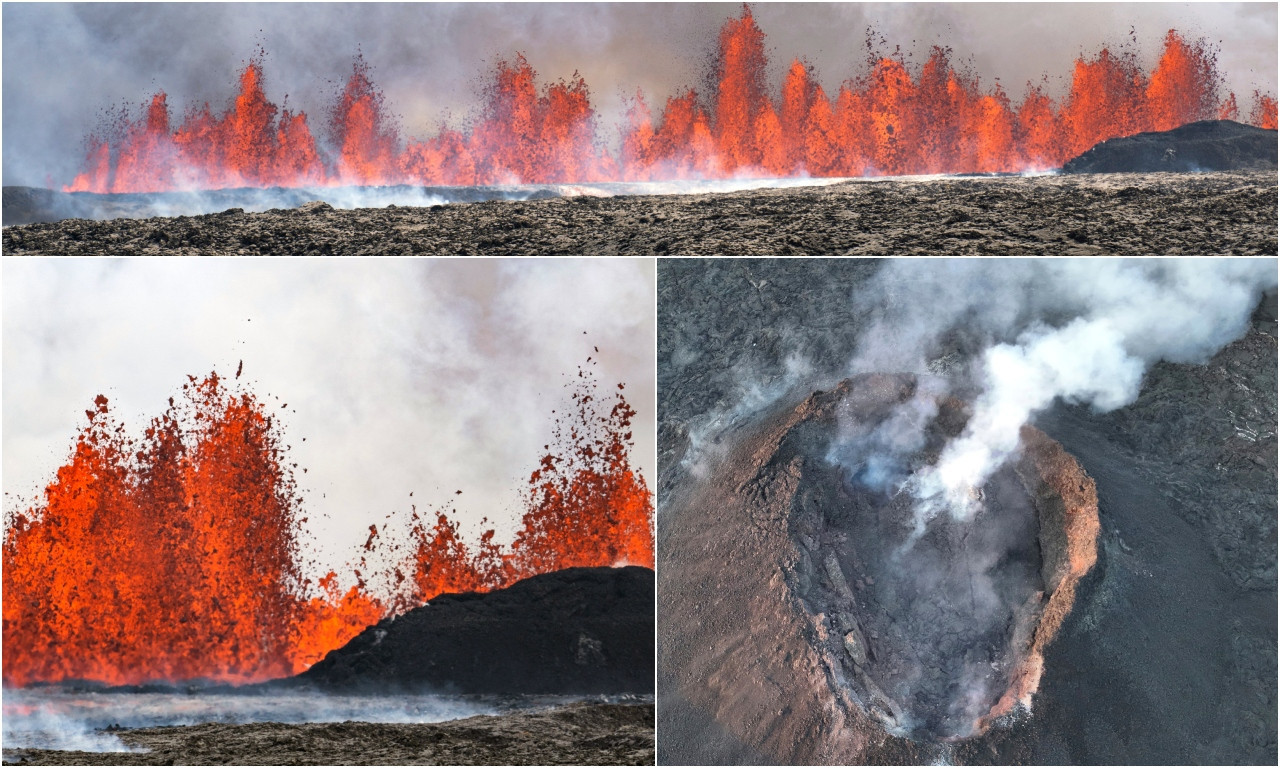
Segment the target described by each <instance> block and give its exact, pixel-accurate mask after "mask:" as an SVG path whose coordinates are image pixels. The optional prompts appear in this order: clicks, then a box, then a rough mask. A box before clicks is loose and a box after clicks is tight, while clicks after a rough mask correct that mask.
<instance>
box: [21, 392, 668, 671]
mask: <svg viewBox="0 0 1280 768" xmlns="http://www.w3.org/2000/svg"><path fill="white" fill-rule="evenodd" d="M239 375H240V371H237V373H236V379H238V378H239ZM578 382H579V383H578V384H577V387H576V389H575V391H574V392H573V398H574V403H575V406H576V407H575V410H574V411H572V412H571V413H570V414H568V415H564V416H562V417H561V420H560V421H559V422H557V424H558V427H557V429H556V435H557V439H556V440H555V441H554V442H553V443H549V444H548V446H547V454H546V455H545V456H544V457H543V458H542V460H541V462H540V463H539V467H538V469H537V470H536V471H535V472H533V474H532V476H531V478H530V480H529V483H528V488H527V492H526V498H525V505H526V506H525V513H524V517H523V520H522V523H523V528H522V529H521V530H520V532H519V534H518V536H517V538H516V541H515V543H514V544H512V545H511V546H510V547H509V548H507V547H503V546H501V545H499V544H496V543H494V541H493V538H494V532H493V531H492V530H490V531H487V532H486V533H485V534H484V535H483V536H482V537H481V541H480V542H479V544H478V545H477V546H471V545H468V544H467V543H466V542H465V541H464V540H463V539H462V538H461V537H460V536H459V535H458V525H457V523H456V522H453V521H451V520H450V519H449V517H448V515H447V514H446V513H445V512H443V511H442V512H440V513H438V514H437V515H436V519H435V525H434V526H430V525H426V524H423V523H421V522H418V523H417V524H415V525H414V526H412V528H411V530H410V532H409V535H408V536H407V537H405V538H404V539H399V540H396V541H395V542H393V543H391V544H387V545H385V546H386V547H387V548H388V549H389V550H391V551H392V552H393V553H399V554H401V555H403V557H402V558H401V560H400V561H398V562H399V565H397V566H395V567H394V571H395V573H394V575H395V576H396V577H397V578H394V579H387V581H388V583H391V584H393V585H394V586H395V587H396V589H393V590H392V593H391V594H385V595H384V594H374V591H373V590H372V589H371V588H369V587H367V586H366V580H367V578H368V576H369V574H362V572H361V571H360V570H359V569H358V568H354V576H355V581H356V585H355V586H353V587H350V588H349V589H346V590H344V589H342V588H341V587H340V586H339V583H340V581H341V579H339V577H338V575H337V572H336V571H330V572H329V573H328V575H327V576H325V577H324V578H323V579H321V580H320V581H319V583H318V584H312V583H311V582H310V580H309V579H307V578H305V577H304V575H303V574H304V572H306V571H307V570H314V569H315V568H316V564H315V563H311V562H309V561H307V559H306V557H305V552H306V543H305V541H304V539H303V538H302V535H301V525H302V524H303V523H305V522H306V517H305V516H304V502H303V500H302V498H301V495H300V493H299V492H298V489H297V485H296V481H295V479H294V476H293V470H294V469H295V468H296V465H295V464H291V463H290V462H289V459H288V450H289V446H288V445H287V444H286V443H285V442H284V434H283V430H282V427H281V426H280V425H279V423H278V422H277V421H276V420H275V419H274V417H272V416H269V415H268V412H267V410H266V408H265V406H264V404H263V402H262V401H261V400H260V399H259V398H257V397H256V396H255V395H254V394H253V393H252V392H251V391H249V389H248V387H247V386H244V385H241V384H238V383H237V382H235V381H232V382H228V381H227V380H226V379H225V378H223V377H220V376H219V375H218V374H217V373H212V374H210V375H209V376H207V377H205V378H203V379H197V378H195V377H190V378H189V381H188V382H187V383H186V384H184V385H183V386H182V390H181V392H180V393H179V395H178V396H177V397H176V398H171V399H170V401H169V407H168V408H167V409H166V410H165V411H164V412H163V414H162V415H161V416H159V417H157V418H155V419H153V420H152V421H151V423H150V424H149V425H148V426H147V428H146V430H145V432H144V433H143V434H142V436H141V437H138V438H134V437H130V436H129V433H128V431H127V430H126V425H125V424H124V422H122V421H121V420H119V419H118V418H117V417H116V416H115V414H113V413H112V412H111V410H110V408H109V403H108V400H107V398H106V397H104V396H101V395H99V396H98V397H97V399H96V400H95V402H94V407H93V408H92V409H90V410H88V411H86V417H87V419H88V423H87V424H86V426H85V427H84V428H83V430H82V431H81V433H80V434H79V435H78V437H77V438H76V441H75V445H74V447H73V449H72V453H71V457H70V459H69V461H68V463H67V464H66V465H64V466H63V467H61V468H60V469H59V470H58V472H57V475H56V478H55V479H54V481H53V482H52V483H50V484H49V486H48V487H47V488H46V490H45V492H44V495H43V499H41V500H40V501H39V502H38V503H36V504H33V505H32V506H31V507H29V508H27V509H26V510H25V511H22V512H17V513H10V514H9V515H8V516H7V517H8V519H7V520H6V530H5V538H4V549H3V558H4V559H3V567H4V585H5V589H4V600H3V613H4V684H5V685H6V686H9V685H14V686H26V685H29V684H32V683H36V682H58V681H68V680H94V681H99V682H104V683H110V684H135V683H144V682H148V681H157V680H163V681H179V680H205V681H216V682H227V683H236V684H239V683H248V682H254V681H261V680H266V679H270V678H277V677H284V676H289V675H293V674H296V673H298V672H300V671H302V670H304V669H306V668H308V667H309V666H310V665H311V664H312V663H314V662H315V661H317V660H319V659H320V658H322V657H323V656H324V654H326V653H327V652H328V651H330V650H332V649H334V648H337V647H339V646H341V645H342V644H344V643H345V642H346V641H348V640H349V639H351V638H352V637H354V636H355V635H356V634H358V633H359V632H360V631H362V630H363V629H364V628H365V627H367V626H368V625H370V624H373V623H376V622H377V621H378V620H380V619H381V618H383V617H385V616H387V615H389V614H390V613H392V612H395V611H398V610H400V609H403V608H405V607H411V606H413V605H417V604H420V603H421V602H423V601H425V600H427V599H429V598H431V597H434V596H435V595H436V594H439V593H440V592H443V591H468V590H487V589H494V588H498V587H501V586H506V585H507V584H510V583H512V582H514V581H517V580H519V579H521V578H524V577H526V576H530V575H533V574H536V573H542V572H545V571H548V570H556V569H560V568H566V567H570V566H575V565H590V566H595V565H616V564H622V563H631V564H637V565H646V566H648V567H652V566H653V541H652V521H653V505H652V497H651V495H650V494H649V491H648V488H647V486H646V485H645V482H644V480H643V478H642V477H640V475H639V474H638V473H637V472H636V471H635V470H634V469H633V468H632V467H631V465H630V461H629V450H630V448H631V445H632V441H631V432H630V423H631V419H632V418H633V417H634V415H635V412H634V411H633V410H632V409H631V407H630V406H629V405H628V404H627V402H626V400H625V398H624V397H623V396H622V393H621V385H619V391H618V392H617V393H615V394H614V396H613V397H612V399H611V400H606V399H602V398H600V397H599V396H598V394H597V391H596V390H597V384H596V381H595V378H594V376H593V375H592V374H591V372H590V370H589V368H588V369H584V370H580V371H579V378H578ZM605 403H608V407H607V408H605V407H604V405H605ZM575 419H576V420H575ZM381 533H385V528H384V530H383V531H379V530H378V529H377V527H376V526H375V527H374V528H373V529H372V530H371V535H370V539H369V542H366V545H365V550H366V551H369V550H372V549H374V548H375V547H376V546H378V544H376V543H375V542H376V541H377V540H378V539H379V538H390V537H391V535H390V534H387V535H385V536H381V537H380V536H379V534H381ZM360 565H361V566H363V565H364V563H363V560H362V562H361V564H360ZM345 567H346V568H352V566H345ZM406 573H407V574H409V575H408V576H406V575H405V574H406ZM348 581H349V579H348Z"/></svg>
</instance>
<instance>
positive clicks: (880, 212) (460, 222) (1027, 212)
mask: <svg viewBox="0 0 1280 768" xmlns="http://www.w3.org/2000/svg"><path fill="white" fill-rule="evenodd" d="M1276 188H1277V187H1276V174H1275V172H1274V171H1239V172H1215V173H1115V174H1087V175H1058V176H1034V177H967V178H962V177H947V178H915V179H863V180H856V181H849V182H845V183H839V184H833V185H830V186H815V187H797V188H790V189H759V190H752V191H740V192H730V193H719V194H689V195H653V196H640V195H618V196H613V197H596V196H589V195H578V196H568V197H559V198H555V199H544V200H527V201H489V202H476V203H466V204H454V205H441V206H431V207H427V208H419V207H391V206H388V207H386V208H363V209H354V210H336V209H334V208H332V207H330V206H329V205H328V204H326V203H318V202H313V203H308V204H304V205H302V206H300V207H298V208H294V209H287V210H286V209H276V210H270V211H266V212H263V213H245V212H244V211H242V210H240V209H235V208H233V209H230V210H227V211H224V212H222V213H216V214H209V215H203V216H178V217H173V218H150V219H112V220H109V221H90V220H85V219H67V220H64V221H59V222H55V223H46V224H29V225H24V226H6V227H4V231H3V245H4V253H5V254H6V255H23V254H29V255H38V254H48V255H93V256H102V255H106V256H127V255H211V256H224V255H259V254H262V255H338V256H356V255H398V254H438V255H493V256H504V255H513V256H533V255H554V254H568V255H582V254H586V255H593V256H594V255H615V254H616V255H634V256H651V255H689V256H697V255H806V254H808V255H822V256H826V255H845V254H852V255H858V254H865V255H912V254H918V255H949V256H961V255H984V254H1012V255H1030V254H1046V255H1108V254H1114V255H1138V254H1159V255H1171V254H1187V253H1190V254H1255V255H1274V254H1275V253H1276V250H1277V237H1276V215H1277V199H1276ZM11 192H12V189H7V190H6V192H5V194H6V196H7V197H9V196H11ZM15 205H16V203H15ZM6 206H8V203H6ZM27 220H29V219H27Z"/></svg>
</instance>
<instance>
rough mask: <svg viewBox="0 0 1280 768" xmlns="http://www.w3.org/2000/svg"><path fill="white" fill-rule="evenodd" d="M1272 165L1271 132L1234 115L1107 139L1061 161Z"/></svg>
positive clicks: (1207, 167) (1142, 168)
mask: <svg viewBox="0 0 1280 768" xmlns="http://www.w3.org/2000/svg"><path fill="white" fill-rule="evenodd" d="M1274 170H1276V132H1275V131H1274V130H1267V129H1265V128H1256V127H1254V126H1252V125H1245V124H1243V123H1237V122H1235V121H1233V120H1203V121H1201V122H1198V123H1188V124H1186V125H1184V126H1181V127H1178V128H1174V129H1173V130H1170V131H1152V132H1150V133H1139V134H1137V135H1135V136H1126V137H1124V138H1119V139H1109V140H1107V141H1104V142H1102V143H1100V144H1097V145H1095V146H1094V147H1093V148H1092V149H1090V150H1089V151H1087V152H1085V153H1084V154H1082V155H1080V156H1079V157H1076V158H1073V159H1071V160H1068V161H1067V162H1066V163H1065V164H1064V165H1063V166H1062V172H1063V173H1156V172H1159V171H1172V172H1177V173H1187V172H1199V171H1274Z"/></svg>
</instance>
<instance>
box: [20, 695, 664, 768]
mask: <svg viewBox="0 0 1280 768" xmlns="http://www.w3.org/2000/svg"><path fill="white" fill-rule="evenodd" d="M653 718H654V707H653V705H652V704H579V705H573V706H569V707H565V708H561V709H556V710H552V711H548V712H533V713H530V712H523V713H516V714H509V715H500V716H483V717H470V718H467V719H465V720H455V721H452V722H447V723H435V724H427V725H419V724H391V723H356V722H346V723H309V724H301V725H288V724H282V723H249V724H239V725H236V724H228V723H207V724H204V725H192V726H174V727H167V728H138V729H131V730H130V729H125V730H120V731H117V732H115V735H117V736H119V737H120V739H121V740H122V741H123V742H124V743H125V744H127V745H129V746H132V747H141V748H144V749H146V750H148V751H145V752H71V751H55V750H8V749H6V750H5V754H4V759H5V764H6V765H14V764H16V765H652V764H653V760H654V730H653Z"/></svg>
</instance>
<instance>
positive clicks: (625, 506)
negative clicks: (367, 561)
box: [412, 369, 654, 602]
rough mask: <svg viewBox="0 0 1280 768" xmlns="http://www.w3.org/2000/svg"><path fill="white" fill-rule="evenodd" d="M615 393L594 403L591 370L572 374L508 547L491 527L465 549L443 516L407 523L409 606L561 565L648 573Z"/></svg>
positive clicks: (627, 421) (649, 511)
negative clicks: (568, 409) (566, 406)
mask: <svg viewBox="0 0 1280 768" xmlns="http://www.w3.org/2000/svg"><path fill="white" fill-rule="evenodd" d="M622 389H623V385H621V384H619V385H618V392H616V393H615V394H614V396H613V398H612V400H611V401H610V402H607V403H606V402H602V401H601V400H600V397H599V395H598V393H597V382H596V380H595V378H594V376H593V375H592V374H591V372H590V369H581V370H579V372H578V379H577V385H576V387H575V389H574V392H573V395H572V399H573V403H574V409H573V412H572V413H571V414H570V415H569V416H567V417H566V416H561V418H560V419H558V420H557V422H556V428H555V438H554V442H553V443H550V444H548V445H547V446H546V450H547V453H546V454H545V455H543V457H542V459H541V461H540V462H539V466H538V469H536V470H535V471H534V472H533V473H532V474H531V475H530V476H529V484H528V489H527V491H526V495H525V513H524V517H523V518H522V520H521V522H522V527H521V528H520V531H519V532H518V534H517V535H516V539H515V541H514V542H513V543H512V545H511V546H510V547H509V548H504V547H500V546H498V545H496V544H494V542H493V537H494V531H493V530H488V531H486V532H485V533H484V534H483V535H482V536H481V537H480V541H479V543H478V544H477V545H476V546H475V547H474V548H471V547H468V546H467V545H466V543H465V542H463V541H462V540H461V539H460V538H459V536H458V525H457V523H454V522H452V521H450V520H449V518H448V516H447V515H445V514H444V513H437V515H436V519H435V521H434V523H433V524H432V525H430V526H428V525H426V524H425V523H423V522H422V521H420V520H416V518H415V525H414V528H413V534H414V538H415V540H416V541H417V548H416V551H414V552H413V553H412V561H413V579H412V580H413V590H414V591H413V595H414V598H415V600H414V602H421V601H423V600H428V599H430V598H431V597H434V596H435V595H437V594H440V593H441V592H462V591H487V590H491V589H498V588H501V587H505V586H507V585H509V584H511V583H513V582H516V581H519V580H520V579H524V578H527V577H529V576H533V575H535V574H538V573H546V572H549V571H558V570H560V569H562V568H573V567H578V566H586V567H592V566H619V565H642V566H645V567H646V568H652V567H653V561H654V552H653V496H652V494H650V492H649V488H648V486H647V485H646V484H645V481H644V478H642V477H640V475H639V474H637V473H636V471H635V469H633V468H632V466H631V462H630V459H629V458H628V457H629V454H630V450H631V446H632V434H631V420H632V419H633V418H634V417H635V411H634V410H633V409H632V408H631V406H630V405H629V404H628V403H627V401H626V398H625V397H623V396H622ZM606 408H607V411H606V410H605V409H606Z"/></svg>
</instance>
